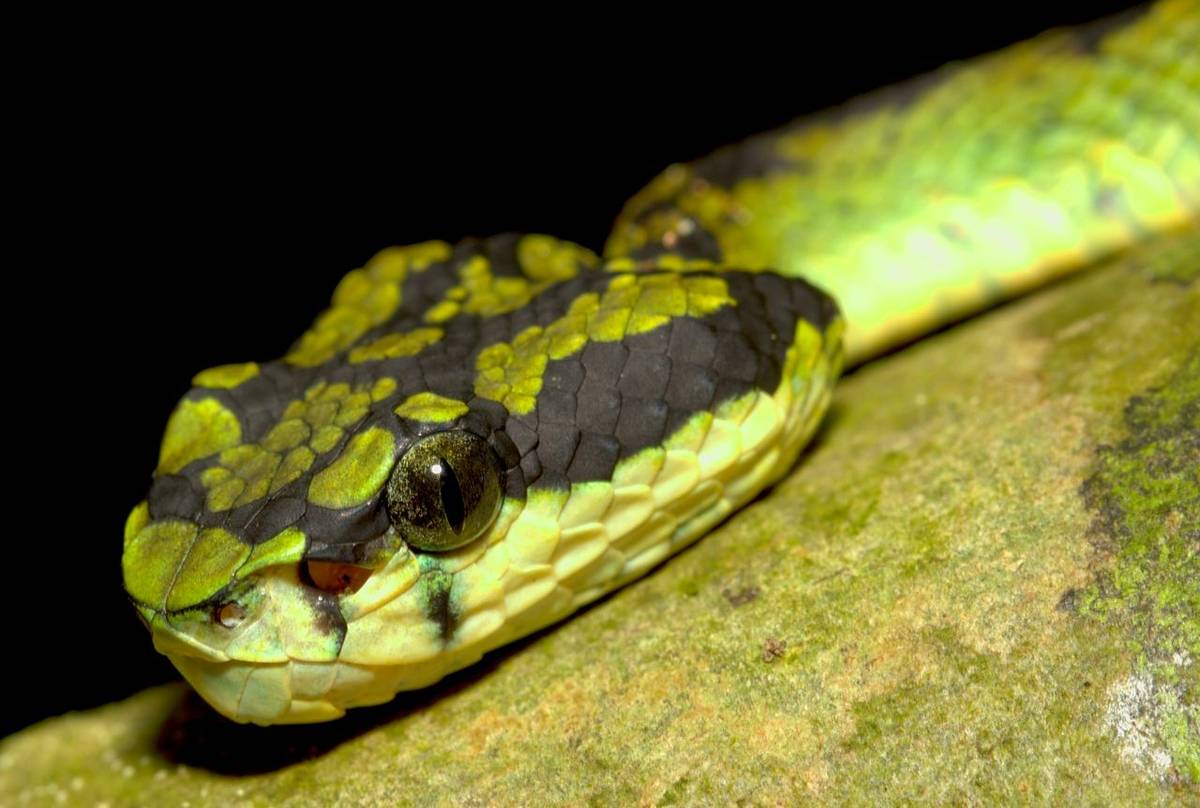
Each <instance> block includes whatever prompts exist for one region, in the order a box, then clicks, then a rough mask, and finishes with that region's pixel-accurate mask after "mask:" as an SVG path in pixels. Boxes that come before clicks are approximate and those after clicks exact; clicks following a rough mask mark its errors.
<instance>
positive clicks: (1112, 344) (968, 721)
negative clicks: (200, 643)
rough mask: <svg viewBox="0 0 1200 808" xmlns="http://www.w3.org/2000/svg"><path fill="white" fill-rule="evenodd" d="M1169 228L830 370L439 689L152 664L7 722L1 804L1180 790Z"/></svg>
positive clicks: (1184, 289)
mask: <svg viewBox="0 0 1200 808" xmlns="http://www.w3.org/2000/svg"><path fill="white" fill-rule="evenodd" d="M1198 245H1200V242H1198V241H1197V238H1196V237H1195V235H1190V236H1184V237H1176V238H1175V239H1171V240H1168V241H1167V242H1165V243H1160V244H1159V245H1154V246H1150V247H1147V248H1143V249H1142V250H1141V251H1140V252H1138V253H1135V254H1133V255H1131V256H1126V257H1125V258H1123V259H1120V260H1118V261H1114V262H1111V263H1110V264H1109V265H1108V266H1106V267H1103V268H1100V269H1097V270H1095V271H1091V272H1088V273H1086V274H1085V275H1082V276H1080V277H1078V278H1075V279H1072V280H1069V281H1067V282H1064V283H1061V284H1058V285H1056V286H1054V287H1053V288H1051V289H1048V290H1046V291H1043V292H1041V293H1040V294H1037V295H1035V296H1033V297H1030V298H1027V299H1025V300H1022V301H1018V302H1016V303H1014V304H1010V305H1008V306H1005V307H1003V308H1001V309H999V310H997V311H993V312H991V313H989V314H986V315H984V316H982V317H979V318H976V319H975V320H973V321H971V322H968V323H965V324H963V325H960V326H958V327H956V328H953V329H950V330H948V331H946V332H944V333H941V334H939V335H937V336H934V337H932V338H930V339H927V340H925V341H923V342H921V343H919V344H917V345H915V346H912V347H910V348H908V349H906V350H904V351H901V352H898V353H896V354H894V355H892V356H890V357H887V358H885V359H883V360H881V361H878V362H875V363H873V364H871V365H869V366H867V367H864V368H862V369H860V370H858V371H857V372H855V373H853V374H852V375H851V376H850V377H849V378H847V379H846V380H845V381H844V382H843V383H842V385H841V387H840V389H839V392H838V394H837V396H836V401H835V406H834V409H833V411H832V412H831V413H830V416H829V418H828V419H827V421H826V424H825V426H824V427H823V429H822V431H821V432H820V434H819V435H818V437H817V440H816V441H815V443H814V445H813V446H812V447H811V449H810V450H809V451H808V452H806V455H805V457H804V458H803V459H802V461H801V463H800V464H799V465H798V467H797V468H796V470H795V471H794V472H793V473H792V474H791V475H790V476H789V477H788V478H787V479H786V480H784V481H783V482H782V483H780V484H779V485H778V486H777V487H776V488H775V489H774V490H773V491H771V492H770V493H769V494H768V495H766V496H764V497H762V498H761V499H760V500H758V501H757V502H755V503H754V504H752V505H751V506H749V507H747V508H746V509H744V510H743V511H741V512H740V513H738V514H737V515H735V516H734V517H733V518H732V519H730V520H729V521H728V522H727V523H726V524H725V525H723V526H722V527H721V528H720V529H718V530H717V531H715V532H714V533H713V534H711V535H710V536H708V537H706V538H704V539H703V540H702V541H701V542H699V543H698V544H697V545H696V546H695V547H693V548H692V549H690V550H688V551H685V552H684V553H682V554H681V555H680V556H678V557H676V558H673V559H671V560H670V561H668V562H667V563H666V564H664V565H663V566H662V567H661V568H659V569H657V570H655V571H654V572H653V573H651V574H650V575H648V576H647V577H646V578H644V579H642V580H640V581H638V582H636V583H634V584H633V585H631V586H629V587H627V588H626V589H624V590H622V591H620V592H618V593H616V594H615V595H614V596H612V597H610V598H607V599H605V600H604V601H602V602H600V603H599V604H597V605H595V606H594V607H592V608H590V609H588V610H586V611H585V612H584V613H582V614H579V615H577V616H576V617H574V618H573V619H571V620H569V621H567V622H566V623H564V624H562V625H560V626H557V627H555V628H553V629H551V630H549V631H546V632H543V633H541V634H539V635H537V636H535V637H534V638H532V639H529V640H527V641H524V642H521V643H518V644H517V645H515V646H513V647H510V648H508V649H506V650H504V651H502V652H500V653H498V654H495V655H492V656H490V657H489V658H488V659H486V660H484V662H483V663H482V664H481V665H479V666H476V667H475V668H473V669H471V670H468V671H464V672H462V673H460V674H458V675H456V676H454V677H452V678H451V679H450V680H448V681H446V682H443V683H442V684H441V685H439V686H437V687H434V688H431V689H429V690H427V691H423V692H419V693H412V694H401V696H400V697H399V698H397V700H396V701H395V702H393V703H392V704H390V705H387V706H384V707H381V708H375V709H371V710H362V711H356V712H355V713H353V714H352V715H351V716H349V717H348V718H346V719H344V720H342V721H339V722H335V723H333V724H328V725H319V726H312V727H293V728H288V727H281V728H268V729H261V728H255V727H242V726H236V725H233V724H230V723H228V722H226V721H225V720H224V719H221V718H220V717H219V716H216V715H215V714H213V713H212V712H211V711H210V710H209V709H208V708H207V707H206V706H205V705H203V704H202V703H200V702H199V701H198V700H197V699H196V698H195V697H194V696H191V695H190V694H189V693H188V691H187V690H186V688H184V687H183V686H167V687H162V688H157V689H154V690H149V691H146V692H144V693H141V694H139V695H136V696H134V697H133V698H131V699H129V700H127V701H124V702H121V703H119V704H113V705H110V706H107V707H103V708H101V709H97V710H93V711H90V712H86V713H79V714H74V715H68V716H64V717H61V718H57V719H52V720H50V721H46V722H44V723H42V724H40V725H38V726H35V727H32V728H30V729H28V730H26V731H25V732H23V733H20V734H18V735H16V736H14V737H12V738H10V739H8V740H6V741H5V742H4V743H3V745H2V746H0V803H4V804H11V805H22V804H39V803H41V804H50V805H57V804H86V805H93V804H98V803H102V802H107V803H108V804H110V805H118V804H125V803H129V804H143V805H168V804H191V805H205V804H219V805H231V804H248V805H258V804H263V805H268V804H269V805H283V804H308V803H312V804H322V805H324V804H331V803H333V802H334V801H335V800H336V801H339V802H343V803H349V804H380V805H394V804H406V803H419V804H466V805H486V804H514V803H528V802H535V801H536V802H546V803H575V804H579V803H602V804H611V803H617V804H651V805H670V804H677V805H693V804H722V805H725V804H734V803H745V804H794V803H796V802H800V801H813V802H821V803H831V804H845V803H848V802H849V803H859V804H865V803H871V804H879V803H953V804H959V803H984V804H995V803H1006V804H1009V803H1020V804H1025V803H1031V802H1032V803H1055V804H1088V805H1090V804H1155V803H1162V804H1168V803H1171V804H1178V803H1179V801H1180V800H1181V798H1182V799H1183V800H1184V801H1189V800H1190V801H1195V802H1200V795H1198V792H1197V790H1196V789H1197V782H1198V781H1200V707H1198V706H1197V705H1198V704H1200V479H1198V478H1197V474H1198V472H1197V469H1200V283H1198V282H1197V280H1196V277H1197V272H1196V270H1197V267H1198V265H1200V247H1198ZM1164 256H1166V258H1164ZM1164 266H1165V267H1166V268H1167V270H1168V271H1166V272H1163V271H1162V268H1163V267H1164Z"/></svg>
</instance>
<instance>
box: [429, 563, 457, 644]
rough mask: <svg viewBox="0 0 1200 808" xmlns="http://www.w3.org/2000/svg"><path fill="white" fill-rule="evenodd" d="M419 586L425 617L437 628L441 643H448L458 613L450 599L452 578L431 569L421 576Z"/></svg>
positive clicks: (452, 584)
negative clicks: (422, 596) (422, 595)
mask: <svg viewBox="0 0 1200 808" xmlns="http://www.w3.org/2000/svg"><path fill="white" fill-rule="evenodd" d="M420 586H421V590H422V593H423V594H424V598H423V600H424V611H425V616H426V617H427V618H429V620H430V622H432V623H434V624H435V625H436V626H437V627H438V635H439V636H440V637H441V638H442V641H443V642H446V641H449V640H450V638H451V637H452V636H453V635H454V630H455V629H456V628H457V627H458V613H457V611H456V610H455V609H454V604H453V603H451V598H450V590H451V589H452V588H453V586H454V576H453V575H451V574H450V573H448V572H446V571H444V570H440V569H431V570H428V571H427V572H425V573H424V574H422V575H421V584H420Z"/></svg>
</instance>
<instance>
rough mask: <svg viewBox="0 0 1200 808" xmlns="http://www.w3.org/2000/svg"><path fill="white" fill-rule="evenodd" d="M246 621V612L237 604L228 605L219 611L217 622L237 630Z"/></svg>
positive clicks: (224, 605)
mask: <svg viewBox="0 0 1200 808" xmlns="http://www.w3.org/2000/svg"><path fill="white" fill-rule="evenodd" d="M245 619H246V610H245V609H243V608H242V607H241V606H240V605H238V604H237V603H226V604H223V605H222V606H221V607H220V608H219V609H217V622H218V623H220V624H221V625H222V626H224V627H225V628H237V626H238V625H239V624H240V623H241V622H242V621H243V620H245Z"/></svg>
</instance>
